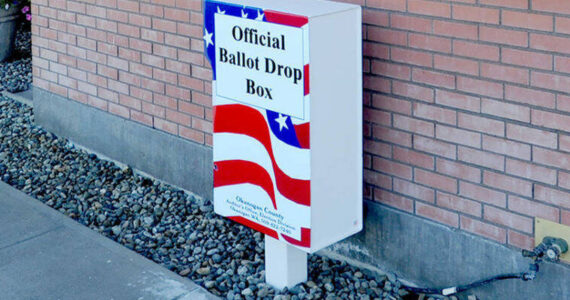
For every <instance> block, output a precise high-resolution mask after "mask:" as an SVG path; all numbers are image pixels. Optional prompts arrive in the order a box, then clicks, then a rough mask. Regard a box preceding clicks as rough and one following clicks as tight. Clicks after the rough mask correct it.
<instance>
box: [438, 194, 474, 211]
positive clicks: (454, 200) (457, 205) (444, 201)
mask: <svg viewBox="0 0 570 300" xmlns="http://www.w3.org/2000/svg"><path fill="white" fill-rule="evenodd" d="M437 205H438V206H441V207H445V208H448V209H451V210H455V211H459V212H462V213H466V214H469V215H472V216H476V217H481V204H480V203H477V202H475V201H471V200H468V199H465V198H461V197H457V196H455V195H450V194H446V193H441V192H437Z"/></svg>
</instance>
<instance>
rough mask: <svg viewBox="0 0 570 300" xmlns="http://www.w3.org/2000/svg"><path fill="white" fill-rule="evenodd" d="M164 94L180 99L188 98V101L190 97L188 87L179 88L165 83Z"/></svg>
mask: <svg viewBox="0 0 570 300" xmlns="http://www.w3.org/2000/svg"><path fill="white" fill-rule="evenodd" d="M166 94H167V95H168V96H171V97H175V98H178V99H180V100H188V101H190V99H191V94H190V90H188V89H184V88H180V87H177V86H173V85H170V84H167V85H166Z"/></svg>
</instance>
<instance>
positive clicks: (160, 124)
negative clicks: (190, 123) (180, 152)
mask: <svg viewBox="0 0 570 300" xmlns="http://www.w3.org/2000/svg"><path fill="white" fill-rule="evenodd" d="M154 127H155V128H157V129H160V130H163V131H166V132H168V133H171V134H175V135H177V134H178V125H176V123H173V122H170V121H166V120H163V119H159V118H154Z"/></svg>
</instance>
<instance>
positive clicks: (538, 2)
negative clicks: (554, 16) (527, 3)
mask: <svg viewBox="0 0 570 300" xmlns="http://www.w3.org/2000/svg"><path fill="white" fill-rule="evenodd" d="M532 9H533V10H537V11H548V12H553V13H559V14H570V2H566V1H552V0H532Z"/></svg>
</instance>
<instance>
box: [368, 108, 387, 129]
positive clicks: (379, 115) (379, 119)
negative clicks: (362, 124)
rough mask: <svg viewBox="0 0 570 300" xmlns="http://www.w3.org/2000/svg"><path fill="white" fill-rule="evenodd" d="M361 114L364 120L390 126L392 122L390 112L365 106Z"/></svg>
mask: <svg viewBox="0 0 570 300" xmlns="http://www.w3.org/2000/svg"><path fill="white" fill-rule="evenodd" d="M363 116H364V117H363V118H364V121H368V122H372V123H375V124H380V125H387V126H390V125H391V123H392V115H391V114H390V113H388V112H385V111H381V110H377V109H371V108H367V107H365V108H364V112H363Z"/></svg>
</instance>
